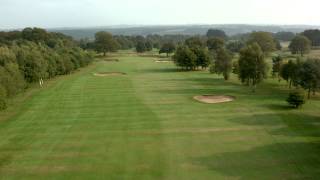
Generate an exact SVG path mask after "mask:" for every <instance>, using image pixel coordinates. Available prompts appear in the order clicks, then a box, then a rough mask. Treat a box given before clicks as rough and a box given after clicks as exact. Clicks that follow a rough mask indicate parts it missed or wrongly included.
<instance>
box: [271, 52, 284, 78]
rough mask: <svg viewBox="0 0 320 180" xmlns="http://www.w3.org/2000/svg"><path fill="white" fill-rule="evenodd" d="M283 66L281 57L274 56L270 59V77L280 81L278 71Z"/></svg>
mask: <svg viewBox="0 0 320 180" xmlns="http://www.w3.org/2000/svg"><path fill="white" fill-rule="evenodd" d="M282 65H283V58H282V56H280V55H279V56H276V57H273V58H272V77H274V78H275V77H277V78H278V79H279V81H280V80H281V79H280V71H281V67H282Z"/></svg>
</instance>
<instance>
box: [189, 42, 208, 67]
mask: <svg viewBox="0 0 320 180" xmlns="http://www.w3.org/2000/svg"><path fill="white" fill-rule="evenodd" d="M190 50H191V51H192V52H193V53H194V54H195V55H196V62H195V66H196V68H198V67H201V68H202V69H205V68H207V67H208V66H209V65H210V55H209V51H208V50H207V49H205V48H199V47H197V48H191V49H190Z"/></svg>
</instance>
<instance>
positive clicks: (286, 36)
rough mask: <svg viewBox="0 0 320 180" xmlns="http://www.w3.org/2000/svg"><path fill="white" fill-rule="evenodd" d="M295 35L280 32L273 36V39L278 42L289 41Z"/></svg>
mask: <svg viewBox="0 0 320 180" xmlns="http://www.w3.org/2000/svg"><path fill="white" fill-rule="evenodd" d="M294 36H295V34H294V33H293V32H286V31H281V32H277V33H275V34H274V38H276V39H277V40H279V41H291V40H292V39H293V38H294Z"/></svg>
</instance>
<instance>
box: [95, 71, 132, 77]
mask: <svg viewBox="0 0 320 180" xmlns="http://www.w3.org/2000/svg"><path fill="white" fill-rule="evenodd" d="M93 75H94V76H98V77H106V76H123V75H126V73H122V72H100V73H94V74H93Z"/></svg>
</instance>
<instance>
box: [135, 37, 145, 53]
mask: <svg viewBox="0 0 320 180" xmlns="http://www.w3.org/2000/svg"><path fill="white" fill-rule="evenodd" d="M136 51H137V52H138V53H143V52H146V51H147V47H146V43H145V42H144V41H141V40H140V41H138V42H137V44H136Z"/></svg>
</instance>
